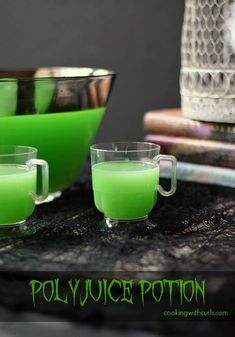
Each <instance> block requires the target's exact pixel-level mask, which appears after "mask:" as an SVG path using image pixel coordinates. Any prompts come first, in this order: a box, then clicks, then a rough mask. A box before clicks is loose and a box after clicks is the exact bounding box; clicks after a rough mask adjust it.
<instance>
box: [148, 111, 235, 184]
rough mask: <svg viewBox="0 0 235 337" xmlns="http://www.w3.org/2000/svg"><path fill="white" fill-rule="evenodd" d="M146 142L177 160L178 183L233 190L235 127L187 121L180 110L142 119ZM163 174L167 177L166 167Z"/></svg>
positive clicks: (149, 114) (234, 175) (158, 112)
mask: <svg viewBox="0 0 235 337" xmlns="http://www.w3.org/2000/svg"><path fill="white" fill-rule="evenodd" d="M144 128H145V130H146V133H147V135H146V137H145V140H146V141H149V142H153V143H157V144H159V145H160V146H161V153H164V154H171V155H174V156H175V157H176V158H177V160H178V165H177V177H178V179H179V180H186V181H197V182H201V183H211V184H218V185H224V186H230V187H235V125H233V124H221V123H209V122H208V123H207V122H200V121H194V120H191V119H188V118H186V117H184V116H183V115H182V112H181V110H180V109H168V110H155V111H149V112H147V113H146V114H145V115H144ZM161 169H162V174H163V176H165V177H168V176H169V170H168V169H167V166H166V164H164V163H163V166H162V167H161Z"/></svg>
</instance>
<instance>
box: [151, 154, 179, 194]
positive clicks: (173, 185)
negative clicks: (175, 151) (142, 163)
mask: <svg viewBox="0 0 235 337" xmlns="http://www.w3.org/2000/svg"><path fill="white" fill-rule="evenodd" d="M161 160H167V161H169V162H171V165H172V167H171V189H170V190H169V191H166V190H165V189H164V188H163V187H162V186H161V185H157V190H158V192H159V193H160V194H161V195H163V196H164V197H169V196H170V195H172V194H174V193H175V191H176V186H177V179H176V167H177V161H176V158H175V157H174V156H168V155H164V154H159V155H158V156H157V157H156V158H155V162H156V164H157V165H159V167H160V162H161Z"/></svg>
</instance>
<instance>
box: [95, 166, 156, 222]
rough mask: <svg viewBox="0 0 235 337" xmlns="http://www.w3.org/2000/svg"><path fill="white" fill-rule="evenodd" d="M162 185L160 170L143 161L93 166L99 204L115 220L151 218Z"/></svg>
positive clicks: (96, 203) (96, 198)
mask: <svg viewBox="0 0 235 337" xmlns="http://www.w3.org/2000/svg"><path fill="white" fill-rule="evenodd" d="M158 182H159V169H158V167H156V166H155V165H153V164H149V163H145V162H141V161H116V162H115V161H110V162H103V163H98V164H96V165H94V166H93V167H92V184H93V190H94V199H95V205H96V207H97V209H98V210H99V211H100V212H102V213H104V215H105V216H106V217H108V218H111V219H118V220H128V219H129V220H130V219H138V218H143V217H145V216H146V215H148V214H149V212H150V211H151V210H152V208H153V206H154V204H155V203H156V200H157V193H156V186H157V185H158Z"/></svg>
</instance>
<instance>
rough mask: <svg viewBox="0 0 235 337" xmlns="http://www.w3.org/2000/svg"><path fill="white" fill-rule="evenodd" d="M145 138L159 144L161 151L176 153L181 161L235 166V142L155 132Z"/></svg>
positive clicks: (228, 166)
mask: <svg viewBox="0 0 235 337" xmlns="http://www.w3.org/2000/svg"><path fill="white" fill-rule="evenodd" d="M145 140H146V141H148V142H153V143H156V144H159V145H160V146H161V153H164V154H171V155H174V156H175V157H176V158H177V159H178V160H180V161H184V162H191V163H197V164H205V165H213V166H221V167H227V168H235V144H229V143H224V142H218V141H211V140H199V139H192V138H183V137H172V136H164V135H154V134H150V135H147V136H146V137H145Z"/></svg>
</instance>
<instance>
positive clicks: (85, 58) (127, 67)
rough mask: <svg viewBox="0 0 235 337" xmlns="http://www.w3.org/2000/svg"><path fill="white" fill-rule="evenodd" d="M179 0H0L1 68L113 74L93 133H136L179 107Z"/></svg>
mask: <svg viewBox="0 0 235 337" xmlns="http://www.w3.org/2000/svg"><path fill="white" fill-rule="evenodd" d="M183 10H184V0H40V1H32V0H7V1H6V0H0V68H8V69H9V68H32V67H37V66H50V65H51V66H53V65H54V66H59V65H62V66H89V67H90V66H91V67H103V68H109V69H113V70H115V71H116V72H117V73H118V78H117V81H116V83H115V87H114V90H113V93H112V96H111V99H110V102H109V106H108V111H107V114H106V116H105V119H104V122H103V124H102V126H101V128H100V131H99V135H98V140H107V141H109V140H138V139H141V138H142V137H143V130H142V117H143V113H144V112H145V111H147V110H150V109H154V108H161V107H175V106H179V104H180V98H179V84H178V82H179V67H180V36H181V25H182V20H183Z"/></svg>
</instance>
